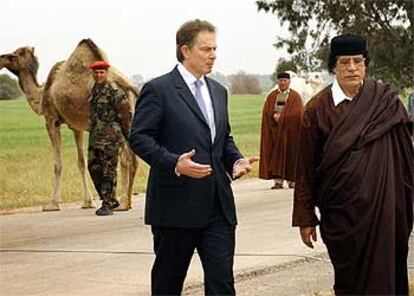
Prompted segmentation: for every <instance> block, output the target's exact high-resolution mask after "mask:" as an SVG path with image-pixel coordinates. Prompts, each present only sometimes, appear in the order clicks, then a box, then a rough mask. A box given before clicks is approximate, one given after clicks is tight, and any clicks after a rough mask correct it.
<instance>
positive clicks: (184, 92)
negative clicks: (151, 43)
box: [172, 67, 209, 128]
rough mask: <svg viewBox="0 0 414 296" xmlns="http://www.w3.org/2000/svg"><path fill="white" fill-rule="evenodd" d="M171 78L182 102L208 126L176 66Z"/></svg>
mask: <svg viewBox="0 0 414 296" xmlns="http://www.w3.org/2000/svg"><path fill="white" fill-rule="evenodd" d="M172 74H173V79H174V85H175V89H176V90H177V93H178V95H179V96H180V97H181V98H182V99H183V100H184V102H185V103H186V104H187V105H188V107H190V109H191V110H192V111H193V112H194V113H195V114H196V116H197V117H198V119H200V120H201V121H202V122H203V123H204V125H206V126H207V128H209V126H208V123H207V121H206V119H205V118H204V115H203V113H202V112H201V110H200V107H199V106H198V104H197V102H196V100H195V98H194V96H193V94H192V93H191V91H190V89H189V88H188V86H187V84H186V83H185V81H184V79H183V78H182V77H181V75H180V72H178V70H177V67H175V68H174V70H173V72H172Z"/></svg>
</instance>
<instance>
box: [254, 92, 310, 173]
mask: <svg viewBox="0 0 414 296" xmlns="http://www.w3.org/2000/svg"><path fill="white" fill-rule="evenodd" d="M278 93H279V90H274V91H272V92H271V93H270V94H269V95H268V96H267V98H266V102H265V104H264V107H263V114H262V129H261V138H260V162H259V178H260V179H266V180H268V179H275V178H280V179H284V180H288V181H295V175H296V159H297V150H298V144H299V129H300V122H301V119H302V115H303V104H302V99H301V97H300V95H299V94H298V93H297V92H296V91H294V90H292V89H291V90H290V93H289V96H288V98H287V100H286V103H285V107H284V108H283V110H282V112H281V113H280V118H279V121H278V122H277V123H276V122H275V120H274V119H273V112H274V106H275V103H276V99H277V95H278Z"/></svg>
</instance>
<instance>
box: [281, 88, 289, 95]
mask: <svg viewBox="0 0 414 296" xmlns="http://www.w3.org/2000/svg"><path fill="white" fill-rule="evenodd" d="M279 92H280V93H282V94H285V95H288V94H290V88H288V89H287V90H285V91H281V90H280V89H279Z"/></svg>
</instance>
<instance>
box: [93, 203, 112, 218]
mask: <svg viewBox="0 0 414 296" xmlns="http://www.w3.org/2000/svg"><path fill="white" fill-rule="evenodd" d="M113 213H114V212H113V211H112V209H110V208H109V207H108V206H104V205H103V206H102V207H100V208H99V209H97V210H96V212H95V214H96V215H98V216H110V215H112V214H113Z"/></svg>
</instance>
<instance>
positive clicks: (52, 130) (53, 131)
mask: <svg viewBox="0 0 414 296" xmlns="http://www.w3.org/2000/svg"><path fill="white" fill-rule="evenodd" d="M46 129H47V133H48V135H49V139H50V142H51V144H52V147H53V154H54V161H55V162H54V171H55V188H54V191H53V196H52V200H51V201H49V203H48V204H47V205H45V206H44V207H43V211H59V210H60V209H59V203H60V201H61V180H62V138H61V135H60V122H59V120H57V119H55V118H46Z"/></svg>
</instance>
